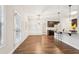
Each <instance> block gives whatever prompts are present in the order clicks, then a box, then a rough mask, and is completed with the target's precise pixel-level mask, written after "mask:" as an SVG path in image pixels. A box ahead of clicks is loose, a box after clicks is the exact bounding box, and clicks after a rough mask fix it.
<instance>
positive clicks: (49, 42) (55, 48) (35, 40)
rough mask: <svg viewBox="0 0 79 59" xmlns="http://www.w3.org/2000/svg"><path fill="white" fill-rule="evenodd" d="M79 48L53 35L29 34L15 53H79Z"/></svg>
mask: <svg viewBox="0 0 79 59" xmlns="http://www.w3.org/2000/svg"><path fill="white" fill-rule="evenodd" d="M78 53H79V50H77V49H75V48H73V47H71V46H69V45H67V44H65V43H63V42H61V41H57V40H55V39H54V37H53V36H44V35H43V36H39V35H37V36H29V38H28V39H26V40H25V41H24V42H23V43H22V44H21V45H20V46H19V47H18V48H17V49H16V50H15V52H14V54H78Z"/></svg>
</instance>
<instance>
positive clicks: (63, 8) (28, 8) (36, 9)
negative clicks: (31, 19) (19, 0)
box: [13, 5, 79, 19]
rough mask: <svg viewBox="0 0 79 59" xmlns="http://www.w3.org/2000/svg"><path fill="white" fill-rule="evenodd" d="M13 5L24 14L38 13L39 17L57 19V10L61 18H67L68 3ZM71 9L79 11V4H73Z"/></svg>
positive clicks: (33, 14)
mask: <svg viewBox="0 0 79 59" xmlns="http://www.w3.org/2000/svg"><path fill="white" fill-rule="evenodd" d="M13 7H14V9H15V10H17V11H18V12H19V13H21V14H22V15H25V16H37V15H40V16H41V17H48V18H53V19H57V17H58V14H57V12H60V17H62V18H67V17H68V15H69V7H68V5H15V6H13ZM72 11H78V12H79V6H78V5H73V6H72Z"/></svg>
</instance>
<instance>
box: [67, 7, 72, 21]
mask: <svg viewBox="0 0 79 59" xmlns="http://www.w3.org/2000/svg"><path fill="white" fill-rule="evenodd" d="M68 6H69V20H71V7H72V5H68Z"/></svg>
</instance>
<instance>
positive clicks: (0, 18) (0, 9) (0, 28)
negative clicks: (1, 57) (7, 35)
mask: <svg viewBox="0 0 79 59" xmlns="http://www.w3.org/2000/svg"><path fill="white" fill-rule="evenodd" d="M3 13H4V10H3V6H0V45H1V44H2V43H3V38H4V35H3V32H4V14H3Z"/></svg>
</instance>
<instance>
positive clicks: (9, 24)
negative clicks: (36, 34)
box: [0, 6, 29, 54]
mask: <svg viewBox="0 0 79 59" xmlns="http://www.w3.org/2000/svg"><path fill="white" fill-rule="evenodd" d="M4 10H5V20H6V24H5V25H6V27H5V29H6V32H5V33H4V34H5V38H4V45H3V47H0V53H5V54H6V53H12V52H13V51H14V50H15V49H16V48H17V47H18V46H19V45H20V44H21V43H22V42H23V41H24V40H25V39H26V38H27V37H28V32H29V31H28V17H27V16H26V17H24V16H23V15H21V16H22V17H21V20H22V22H21V23H22V25H21V28H22V35H23V36H22V39H21V41H20V42H18V43H17V44H16V45H15V37H14V10H15V9H14V8H13V6H4Z"/></svg>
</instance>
